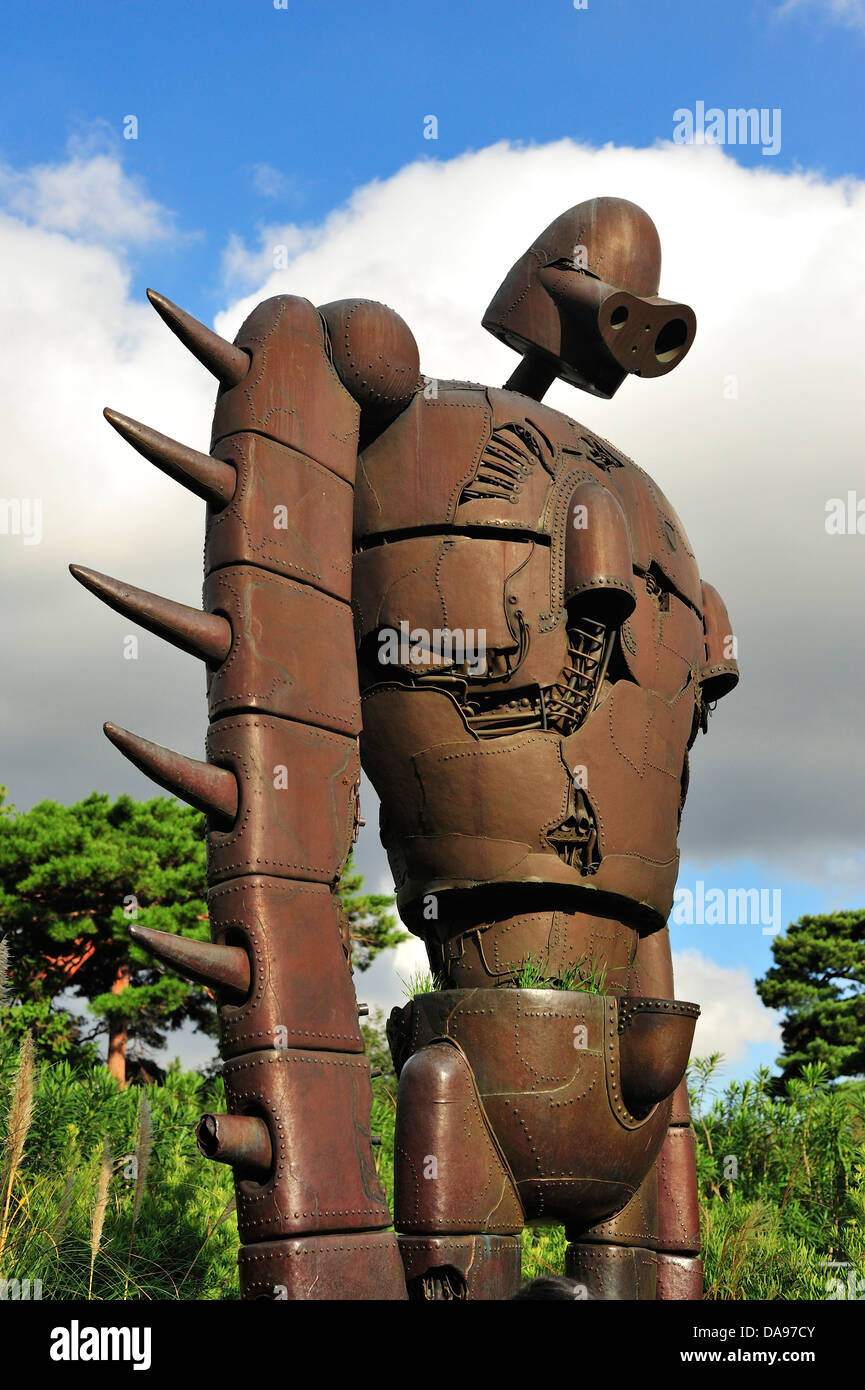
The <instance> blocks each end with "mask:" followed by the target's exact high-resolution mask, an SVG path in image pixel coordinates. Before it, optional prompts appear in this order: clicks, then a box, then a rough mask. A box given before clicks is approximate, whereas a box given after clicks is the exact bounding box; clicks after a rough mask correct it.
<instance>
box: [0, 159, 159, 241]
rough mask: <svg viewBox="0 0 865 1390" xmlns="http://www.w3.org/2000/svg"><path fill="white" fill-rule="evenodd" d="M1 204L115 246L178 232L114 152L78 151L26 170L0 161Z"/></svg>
mask: <svg viewBox="0 0 865 1390" xmlns="http://www.w3.org/2000/svg"><path fill="white" fill-rule="evenodd" d="M0 205H2V206H3V207H4V208H5V209H6V211H7V212H8V213H11V214H13V215H14V216H16V217H18V218H21V219H22V220H24V221H25V222H27V223H30V224H35V226H36V227H38V228H41V229H43V230H45V231H56V232H64V233H66V234H68V235H69V236H71V237H74V238H76V239H77V240H81V241H86V242H100V243H104V244H108V245H113V246H115V247H126V246H129V247H131V246H140V245H144V244H149V243H151V242H154V241H161V240H164V239H166V238H168V237H170V236H172V235H173V234H174V219H173V217H172V216H171V214H170V213H169V212H168V211H167V209H166V208H164V207H162V206H161V204H160V203H158V202H156V201H155V200H154V199H153V198H150V197H148V196H147V194H146V192H145V190H144V187H143V184H142V182H141V180H140V179H138V178H135V177H134V176H132V175H129V174H127V173H125V172H124V170H123V168H122V166H121V164H120V163H119V161H118V160H117V159H116V158H115V157H114V156H113V155H111V154H89V155H88V154H74V155H73V157H72V158H70V159H67V160H65V161H63V162H61V163H57V164H36V165H33V166H31V167H30V168H29V169H23V170H16V169H13V168H10V167H9V166H8V165H0Z"/></svg>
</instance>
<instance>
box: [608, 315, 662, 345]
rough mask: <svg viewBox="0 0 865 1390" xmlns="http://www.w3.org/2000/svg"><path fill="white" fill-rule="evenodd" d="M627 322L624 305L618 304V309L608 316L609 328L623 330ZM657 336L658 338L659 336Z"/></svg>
mask: <svg viewBox="0 0 865 1390" xmlns="http://www.w3.org/2000/svg"><path fill="white" fill-rule="evenodd" d="M627 322H628V311H627V309H626V308H625V306H624V304H620V305H619V306H618V308H617V309H614V310H613V312H612V313H611V314H610V327H611V328H624V326H625V324H626V323H627ZM658 336H659V337H660V334H659V335H658ZM655 350H656V351H657V343H656V344H655Z"/></svg>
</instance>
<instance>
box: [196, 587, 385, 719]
mask: <svg viewBox="0 0 865 1390" xmlns="http://www.w3.org/2000/svg"><path fill="white" fill-rule="evenodd" d="M204 606H205V608H206V609H207V610H208V612H209V613H221V614H224V615H225V617H226V618H227V619H228V621H229V622H230V624H231V630H232V634H233V640H232V645H231V649H230V651H229V653H228V655H227V656H226V657H225V659H224V661H222V662H221V663H220V665H218V666H217V667H216V668H215V669H212V670H211V671H210V672H209V673H208V683H207V686H208V688H207V699H208V710H209V713H210V718H211V719H219V718H220V717H221V716H223V715H227V714H234V713H235V712H237V711H245V710H253V709H254V710H261V712H262V713H263V714H273V715H277V716H279V717H280V718H284V719H294V720H298V721H300V722H302V723H306V724H315V725H318V726H319V727H320V728H325V729H333V730H335V731H336V732H338V733H343V734H356V733H357V732H358V731H359V729H360V696H359V693H358V685H357V669H356V666H355V663H354V661H353V660H351V657H352V655H353V647H354V635H353V624H352V616H351V609H350V608H349V606H348V604H346V603H340V602H339V601H338V600H337V599H334V598H331V597H330V596H329V595H328V594H324V593H321V592H320V591H319V590H317V589H313V588H310V586H309V585H308V584H298V583H296V582H295V581H294V580H292V579H287V578H285V577H283V576H281V575H276V574H271V573H269V572H268V571H267V570H262V569H259V568H258V567H257V566H254V565H229V566H226V567H224V568H222V569H219V570H216V571H215V572H213V573H211V574H209V575H208V577H207V579H206V581H205V584H204ZM312 652H314V653H315V655H316V659H315V660H314V661H313V660H310V653H312ZM346 658H349V659H348V660H347V659H346Z"/></svg>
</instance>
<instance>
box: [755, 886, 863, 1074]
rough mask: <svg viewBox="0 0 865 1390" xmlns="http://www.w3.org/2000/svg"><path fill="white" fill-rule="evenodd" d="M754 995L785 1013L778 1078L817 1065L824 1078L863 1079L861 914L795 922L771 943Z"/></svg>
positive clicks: (833, 914)
mask: <svg viewBox="0 0 865 1390" xmlns="http://www.w3.org/2000/svg"><path fill="white" fill-rule="evenodd" d="M772 954H773V956H774V958H775V964H774V965H773V966H772V968H771V969H770V970H768V971H767V972H766V974H765V975H764V977H763V978H762V979H761V980H757V982H756V985H757V993H758V994H759V996H760V998H761V999H762V1001H763V1003H764V1004H766V1005H767V1006H768V1007H769V1008H770V1009H785V1010H786V1011H787V1013H786V1018H785V1020H784V1023H783V1025H782V1031H781V1036H782V1039H783V1043H784V1052H783V1054H782V1055H781V1057H779V1059H778V1065H779V1066H780V1067H781V1070H782V1074H783V1079H784V1080H786V1079H787V1078H788V1077H795V1076H801V1075H802V1072H803V1068H804V1067H805V1065H806V1064H807V1063H809V1062H823V1063H824V1064H825V1066H826V1074H827V1076H829V1077H830V1078H836V1077H840V1076H862V1075H863V1073H865V912H861V911H860V912H835V913H831V914H828V915H825V916H818V917H801V918H800V919H799V921H798V922H794V923H793V924H792V925H791V926H790V927H788V929H787V931H786V933H784V934H783V935H779V936H776V937H775V938H774V940H773V942H772Z"/></svg>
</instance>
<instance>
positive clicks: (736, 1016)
mask: <svg viewBox="0 0 865 1390" xmlns="http://www.w3.org/2000/svg"><path fill="white" fill-rule="evenodd" d="M673 971H674V974H675V979H676V997H677V998H678V999H695V1000H698V1001H699V1003H700V1007H701V1010H702V1012H701V1014H700V1017H699V1019H698V1020H697V1027H696V1029H695V1032H694V1045H693V1047H692V1049H691V1054H692V1056H694V1057H708V1056H710V1055H711V1054H712V1053H713V1052H720V1053H721V1054H722V1055H723V1058H724V1065H725V1067H736V1066H737V1065H739V1064H740V1063H742V1062H744V1061H745V1060H746V1055H747V1052H748V1048H749V1047H750V1046H752V1045H759V1044H770V1045H772V1046H773V1047H777V1048H778V1050H779V1051H780V1048H781V1013H780V1011H779V1010H777V1009H767V1008H766V1006H765V1005H764V1004H763V1003H761V1001H760V997H759V995H758V994H757V991H756V990H755V988H754V981H753V978H752V976H751V975H750V973H749V972H748V971H747V970H746V969H745V968H744V966H741V967H739V968H734V967H730V966H723V965H718V964H717V962H716V961H713V960H710V959H709V957H708V956H704V955H703V954H702V952H700V951H698V950H697V949H696V947H693V946H690V947H687V948H686V949H685V950H684V951H674V952H673Z"/></svg>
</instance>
